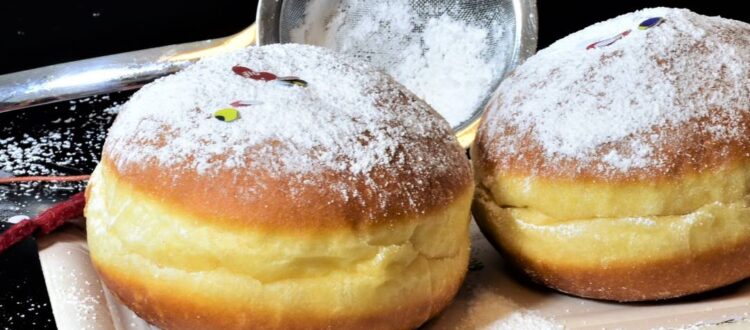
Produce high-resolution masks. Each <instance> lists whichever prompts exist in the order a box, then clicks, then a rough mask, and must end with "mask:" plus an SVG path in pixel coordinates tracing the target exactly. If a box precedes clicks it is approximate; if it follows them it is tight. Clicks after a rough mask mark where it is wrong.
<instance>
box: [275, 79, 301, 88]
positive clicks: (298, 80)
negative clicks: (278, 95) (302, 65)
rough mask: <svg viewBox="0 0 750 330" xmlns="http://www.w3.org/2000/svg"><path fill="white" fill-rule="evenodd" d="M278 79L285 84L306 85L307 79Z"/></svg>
mask: <svg viewBox="0 0 750 330" xmlns="http://www.w3.org/2000/svg"><path fill="white" fill-rule="evenodd" d="M278 81H279V83H281V84H283V85H286V86H299V87H307V81H304V80H302V79H299V78H298V77H281V78H279V79H278Z"/></svg>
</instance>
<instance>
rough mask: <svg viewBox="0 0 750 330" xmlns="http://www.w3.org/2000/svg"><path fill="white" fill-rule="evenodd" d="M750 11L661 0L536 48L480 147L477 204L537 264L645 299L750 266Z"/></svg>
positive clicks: (496, 100)
mask: <svg viewBox="0 0 750 330" xmlns="http://www.w3.org/2000/svg"><path fill="white" fill-rule="evenodd" d="M749 81H750V25H749V24H747V23H743V22H739V21H733V20H729V19H722V18H719V17H706V16H701V15H698V14H695V13H693V12H690V11H688V10H681V9H669V8H655V9H646V10H641V11H637V12H634V13H630V14H626V15H623V16H620V17H617V18H614V19H612V20H609V21H606V22H603V23H599V24H595V25H593V26H590V27H588V28H586V29H584V30H582V31H580V32H577V33H574V34H572V35H570V36H568V37H566V38H564V39H562V40H560V41H558V42H556V43H554V44H553V45H551V46H550V47H549V48H547V49H545V50H542V51H540V52H539V53H538V54H537V55H536V56H534V57H532V58H530V59H529V60H528V61H526V63H524V64H523V65H522V66H521V67H519V68H518V69H517V70H516V71H515V72H514V73H512V75H510V76H509V78H508V79H507V80H505V81H504V82H503V83H502V85H501V86H500V87H499V89H498V91H497V92H496V94H495V95H494V96H493V101H492V102H491V103H490V104H489V105H488V107H487V112H486V114H485V116H484V121H483V123H482V124H481V127H480V128H479V134H478V137H477V140H476V141H475V145H474V147H473V149H472V158H473V164H474V170H475V171H476V180H477V185H478V193H477V196H476V198H475V202H474V207H473V210H474V214H475V216H476V219H477V222H478V223H479V225H480V226H481V229H482V230H483V232H484V233H485V235H486V236H487V237H488V238H489V239H490V240H491V241H492V242H493V244H494V245H495V246H496V247H497V248H498V249H499V250H501V252H503V253H504V255H505V256H506V257H507V259H509V260H510V261H511V262H513V263H515V264H516V265H518V266H520V268H521V269H523V270H524V271H525V272H526V273H527V274H528V275H529V276H530V277H532V278H533V279H535V280H537V281H539V282H542V283H544V284H546V285H548V286H550V287H552V288H555V289H558V290H560V291H563V292H568V293H571V294H574V295H578V296H583V297H591V298H599V299H607V300H617V301H639V300H654V299H665V298H671V297H678V296H682V295H687V294H691V293H697V292H701V291H706V290H710V289H713V288H716V287H720V286H723V285H726V284H729V283H733V282H736V281H739V280H742V279H744V278H747V277H749V276H750V89H749V87H748V86H750V84H749V83H748V82H749Z"/></svg>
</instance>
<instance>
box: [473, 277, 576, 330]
mask: <svg viewBox="0 0 750 330" xmlns="http://www.w3.org/2000/svg"><path fill="white" fill-rule="evenodd" d="M463 321H464V324H463V325H462V327H460V328H462V329H483V330H532V329H533V330H556V329H560V330H561V329H564V327H563V326H562V325H561V324H558V323H555V322H554V321H553V320H550V319H548V318H545V317H543V316H542V315H541V314H540V313H539V312H537V311H532V310H528V309H525V308H522V307H520V306H518V305H517V304H516V303H514V302H513V301H511V300H510V299H508V298H505V297H503V296H501V295H499V294H497V293H495V292H494V291H493V290H492V289H491V288H487V287H480V288H477V289H475V297H474V299H473V300H472V301H471V303H470V306H469V309H468V312H467V315H466V316H465V317H464V320H463Z"/></svg>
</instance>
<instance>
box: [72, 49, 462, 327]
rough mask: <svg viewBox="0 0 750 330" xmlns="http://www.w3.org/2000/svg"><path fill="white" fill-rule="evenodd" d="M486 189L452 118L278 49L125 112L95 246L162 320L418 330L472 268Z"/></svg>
mask: <svg viewBox="0 0 750 330" xmlns="http://www.w3.org/2000/svg"><path fill="white" fill-rule="evenodd" d="M472 194H473V184H472V180H471V169H470V166H469V164H468V160H467V159H466V157H465V155H464V154H463V151H462V149H461V148H460V146H459V145H458V143H457V141H456V139H455V137H454V136H453V134H452V131H451V128H450V126H449V125H448V123H447V122H445V120H443V119H442V118H441V117H440V116H439V115H438V114H437V113H436V112H434V111H433V110H432V109H431V108H430V107H429V106H428V105H426V104H425V103H424V102H423V101H421V100H420V99H418V98H417V97H415V96H414V95H413V94H411V93H410V92H408V91H407V90H406V89H404V88H403V87H402V86H401V85H399V84H397V83H395V82H394V81H393V80H392V79H391V78H390V77H388V76H386V75H385V74H383V73H381V72H379V71H377V70H374V69H372V68H370V67H369V66H367V65H364V64H361V63H360V62H358V61H355V60H352V59H349V58H347V57H342V56H341V55H336V54H334V53H333V52H331V51H328V50H324V49H321V48H316V47H310V46H302V45H275V46H264V47H258V48H250V49H247V50H243V51H238V52H234V53H231V54H227V55H221V56H218V57H215V58H209V59H206V60H202V61H200V62H199V63H197V64H196V65H194V66H192V67H190V68H188V69H186V70H185V71H182V72H180V73H177V74H175V75H173V76H169V77H166V78H163V79H160V80H158V81H157V82H155V83H153V84H151V85H148V86H146V87H144V88H143V89H142V90H141V91H139V92H138V93H136V94H135V95H134V96H133V98H132V99H131V100H130V101H129V102H128V103H126V104H125V105H123V109H122V110H121V112H120V115H119V117H118V118H117V120H116V122H115V123H114V125H113V127H112V129H111V131H110V135H109V137H108V139H107V142H106V144H105V147H104V153H103V157H102V162H101V164H100V166H99V167H98V168H97V170H96V171H95V173H94V175H93V176H92V179H91V182H90V185H89V188H88V205H87V208H86V216H87V219H88V235H89V237H88V240H89V245H90V248H91V256H92V259H93V261H94V264H95V265H96V267H97V269H98V271H99V272H100V274H101V276H102V279H103V280H104V283H105V284H106V285H107V286H108V287H109V288H110V289H111V290H112V291H113V292H114V293H115V294H116V295H117V296H118V297H119V298H120V299H121V300H122V301H123V302H125V304H126V305H128V306H129V307H130V308H131V309H133V310H134V311H135V312H136V313H138V314H139V315H140V316H142V317H144V318H145V319H147V320H149V321H150V322H152V323H154V324H156V325H159V326H161V327H165V328H177V329H185V328H201V329H205V328H219V329H229V328H280V329H282V328H283V329H290V328H340V327H357V328H394V327H397V328H406V327H416V326H418V325H419V324H421V323H423V322H425V321H426V320H427V319H429V318H430V317H431V316H433V315H435V314H436V313H437V312H438V311H440V310H441V309H442V308H443V307H444V306H445V305H446V304H447V303H448V302H449V301H450V300H451V298H452V297H453V295H454V294H455V292H456V290H457V289H458V287H459V285H460V283H461V280H462V279H463V276H464V274H465V272H466V266H467V263H468V248H469V240H468V233H467V230H468V221H469V205H470V203H471V197H472Z"/></svg>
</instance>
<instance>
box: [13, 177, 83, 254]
mask: <svg viewBox="0 0 750 330" xmlns="http://www.w3.org/2000/svg"><path fill="white" fill-rule="evenodd" d="M85 205H86V195H85V193H84V192H80V193H77V194H75V195H73V196H72V197H70V199H68V200H67V201H64V202H60V203H57V204H55V205H53V206H52V207H50V208H49V209H47V210H46V211H44V212H42V213H41V214H39V215H38V216H36V217H35V218H33V219H27V220H23V221H21V222H19V223H17V224H15V225H13V226H12V227H10V228H8V230H6V231H5V232H3V233H2V234H0V253H3V252H5V250H7V249H8V248H10V247H11V246H13V245H15V244H16V243H18V242H20V241H23V240H24V239H26V238H28V237H30V236H31V235H33V234H34V232H36V231H37V229H41V231H40V234H49V233H51V232H52V231H54V230H55V229H57V228H59V227H60V226H62V225H63V224H64V223H65V222H66V221H69V220H73V219H77V218H80V217H83V208H84V206H85Z"/></svg>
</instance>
